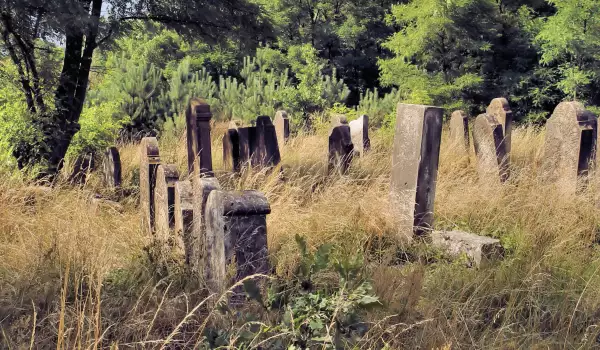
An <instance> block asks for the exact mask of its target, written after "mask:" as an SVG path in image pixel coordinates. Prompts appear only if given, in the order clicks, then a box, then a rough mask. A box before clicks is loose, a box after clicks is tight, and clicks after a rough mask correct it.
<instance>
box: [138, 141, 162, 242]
mask: <svg viewBox="0 0 600 350" xmlns="http://www.w3.org/2000/svg"><path fill="white" fill-rule="evenodd" d="M159 164H160V154H159V152H158V141H157V140H156V138H155V137H144V138H143V139H142V142H141V143H140V207H141V208H142V227H145V228H146V229H148V230H150V231H153V230H154V187H155V185H156V168H158V165H159Z"/></svg>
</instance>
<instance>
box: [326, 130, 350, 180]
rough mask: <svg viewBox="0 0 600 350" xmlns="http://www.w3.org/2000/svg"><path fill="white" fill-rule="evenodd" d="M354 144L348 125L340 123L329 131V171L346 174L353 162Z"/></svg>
mask: <svg viewBox="0 0 600 350" xmlns="http://www.w3.org/2000/svg"><path fill="white" fill-rule="evenodd" d="M353 153H354V145H353V144H352V136H351V134H350V127H349V126H348V125H339V126H336V127H334V128H333V129H331V132H330V133H329V155H328V171H329V172H330V173H331V172H333V171H336V170H337V171H338V172H339V173H340V174H345V173H346V172H347V171H348V168H349V167H350V163H351V162H352V156H353Z"/></svg>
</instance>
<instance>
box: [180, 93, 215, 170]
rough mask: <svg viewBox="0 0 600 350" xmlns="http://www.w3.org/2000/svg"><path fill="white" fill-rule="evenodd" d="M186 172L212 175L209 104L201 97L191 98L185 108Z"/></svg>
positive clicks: (210, 114)
mask: <svg viewBox="0 0 600 350" xmlns="http://www.w3.org/2000/svg"><path fill="white" fill-rule="evenodd" d="M185 117H186V127H187V150H188V172H189V174H196V176H209V177H210V176H213V175H214V174H213V168H212V153H211V139H210V120H211V119H212V113H211V112H210V106H209V105H208V104H207V103H206V102H205V101H204V100H202V99H197V98H195V99H192V100H191V101H190V103H189V105H188V108H187V110H186V114H185Z"/></svg>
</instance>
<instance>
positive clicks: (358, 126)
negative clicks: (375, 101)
mask: <svg viewBox="0 0 600 350" xmlns="http://www.w3.org/2000/svg"><path fill="white" fill-rule="evenodd" d="M348 125H349V126H350V134H351V135H352V144H353V145H354V152H355V153H359V154H360V155H364V153H365V152H367V151H368V150H369V149H370V148H371V139H369V116H366V115H361V116H360V118H358V119H356V120H353V121H351V122H350V123H349V124H348Z"/></svg>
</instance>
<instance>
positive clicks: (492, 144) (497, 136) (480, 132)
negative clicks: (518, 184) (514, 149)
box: [473, 114, 509, 182]
mask: <svg viewBox="0 0 600 350" xmlns="http://www.w3.org/2000/svg"><path fill="white" fill-rule="evenodd" d="M505 140H506V139H505V138H504V134H503V133H502V124H500V123H499V122H498V120H497V119H496V118H495V117H494V116H492V115H489V114H480V115H479V116H477V118H476V119H475V123H473V143H474V144H475V153H476V154H477V169H478V172H479V177H480V180H483V181H491V182H496V181H498V180H499V181H501V182H504V181H506V180H507V179H508V176H509V160H508V153H507V152H506V144H505Z"/></svg>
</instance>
